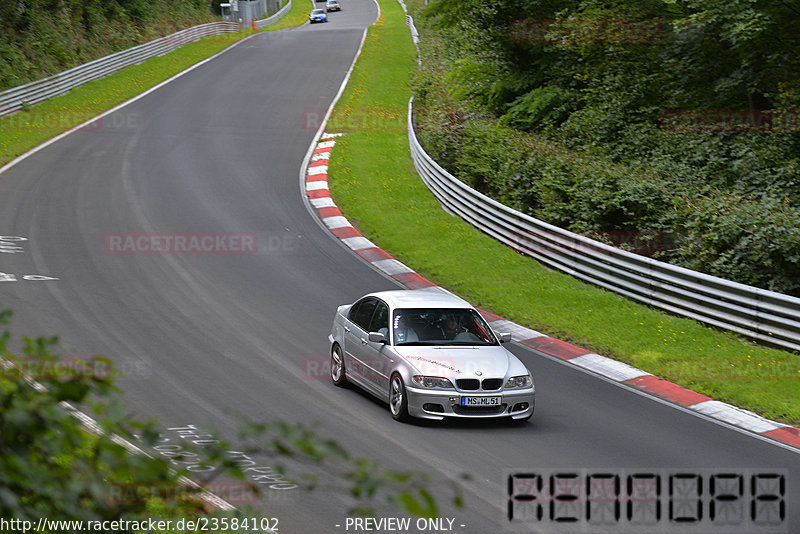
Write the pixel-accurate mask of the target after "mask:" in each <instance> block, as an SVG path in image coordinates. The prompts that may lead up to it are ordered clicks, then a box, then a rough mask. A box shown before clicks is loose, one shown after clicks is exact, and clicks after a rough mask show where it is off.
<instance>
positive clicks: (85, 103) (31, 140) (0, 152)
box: [0, 0, 310, 166]
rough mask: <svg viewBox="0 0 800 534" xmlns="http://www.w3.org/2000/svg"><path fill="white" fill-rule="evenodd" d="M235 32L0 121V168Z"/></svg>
mask: <svg viewBox="0 0 800 534" xmlns="http://www.w3.org/2000/svg"><path fill="white" fill-rule="evenodd" d="M309 10H310V8H309V2H308V1H307V0H295V1H293V2H292V8H291V9H290V10H289V13H287V14H286V15H284V17H283V18H282V19H281V20H279V21H278V22H276V23H275V24H273V25H271V26H269V27H267V28H266V29H265V30H270V31H272V30H280V29H283V28H289V27H294V26H300V25H301V24H303V23H304V22H305V21H306V20H307V17H308V12H309ZM252 33H253V30H252V29H250V28H247V29H245V30H243V31H241V32H238V33H227V34H222V35H215V36H211V37H206V38H204V39H201V40H199V41H196V42H194V43H189V44H187V45H184V46H182V47H181V48H179V49H177V50H175V51H173V52H170V53H169V54H166V55H164V56H160V57H155V58H151V59H148V60H147V61H145V62H144V63H142V64H140V65H134V66H131V67H127V68H125V69H122V70H120V71H119V72H116V73H114V74H112V75H110V76H107V77H105V78H103V79H100V80H95V81H93V82H89V83H87V84H85V85H82V86H81V87H78V88H76V89H73V90H71V91H70V92H69V93H67V94H66V95H63V96H59V97H55V98H51V99H50V100H47V101H45V102H42V103H40V104H36V105H34V106H31V107H30V108H28V109H27V110H26V111H21V112H19V113H16V114H14V115H10V116H7V117H0V166H2V165H5V164H6V163H8V162H9V161H11V160H12V159H13V158H14V157H16V156H18V155H20V154H22V153H24V152H26V151H28V150H30V149H31V148H33V147H35V146H36V145H38V144H41V143H43V142H44V141H46V140H48V139H50V138H51V137H54V136H56V135H58V134H60V133H62V132H65V131H67V130H69V129H70V128H72V127H74V126H77V125H79V124H81V123H83V122H85V121H87V120H89V119H91V118H92V117H95V116H97V115H98V114H100V113H102V112H104V111H106V110H108V109H110V108H112V107H114V106H116V105H118V104H121V103H122V102H124V101H126V100H128V99H130V98H133V97H134V96H136V95H138V94H141V93H142V92H144V91H146V90H147V89H149V88H151V87H153V86H155V85H157V84H159V83H161V82H163V81H164V80H166V79H167V78H170V77H171V76H174V75H176V74H178V73H179V72H181V71H183V70H185V69H187V68H189V67H191V66H192V65H194V64H196V63H198V62H200V61H202V60H204V59H207V58H209V57H211V56H213V55H214V54H216V53H218V52H220V51H222V50H223V49H225V48H226V47H228V46H230V45H232V44H233V43H235V42H236V41H239V40H241V39H243V38H245V37H248V36H249V35H252Z"/></svg>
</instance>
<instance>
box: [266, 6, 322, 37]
mask: <svg viewBox="0 0 800 534" xmlns="http://www.w3.org/2000/svg"><path fill="white" fill-rule="evenodd" d="M311 4H312V2H311V0H292V8H291V9H290V10H289V12H288V13H287V14H285V15H284V16H283V18H281V20H279V21H278V22H276V23H275V24H273V25H271V26H267V27H266V28H265V30H266V31H275V30H283V29H285V28H294V27H295V26H302V25H303V24H305V23H306V21H308V14H309V13H311Z"/></svg>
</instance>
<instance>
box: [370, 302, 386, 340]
mask: <svg viewBox="0 0 800 534" xmlns="http://www.w3.org/2000/svg"><path fill="white" fill-rule="evenodd" d="M369 331H370V332H380V333H381V334H383V335H384V336H386V337H387V338H388V337H389V306H387V305H386V303H384V302H383V301H378V304H377V306H376V308H375V313H374V314H373V315H372V321H371V322H370V324H369Z"/></svg>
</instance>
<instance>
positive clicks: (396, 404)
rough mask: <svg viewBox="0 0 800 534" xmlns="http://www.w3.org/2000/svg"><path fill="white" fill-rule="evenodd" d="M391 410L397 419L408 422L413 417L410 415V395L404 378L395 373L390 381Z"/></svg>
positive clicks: (393, 416)
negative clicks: (408, 395) (407, 393)
mask: <svg viewBox="0 0 800 534" xmlns="http://www.w3.org/2000/svg"><path fill="white" fill-rule="evenodd" d="M389 411H391V412H392V418H393V419H394V420H395V421H400V422H406V421H408V420H409V419H410V418H411V417H410V416H409V415H408V397H407V396H406V386H405V384H403V378H402V377H401V376H400V375H399V374H397V373H395V374H393V375H392V379H391V380H390V381H389Z"/></svg>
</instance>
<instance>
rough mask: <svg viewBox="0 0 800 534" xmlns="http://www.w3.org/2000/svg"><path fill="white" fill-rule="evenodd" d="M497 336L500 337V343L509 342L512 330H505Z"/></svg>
mask: <svg viewBox="0 0 800 534" xmlns="http://www.w3.org/2000/svg"><path fill="white" fill-rule="evenodd" d="M497 337H499V338H500V343H508V342H509V341H511V332H503V333H502V334H499V335H498V336H497Z"/></svg>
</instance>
